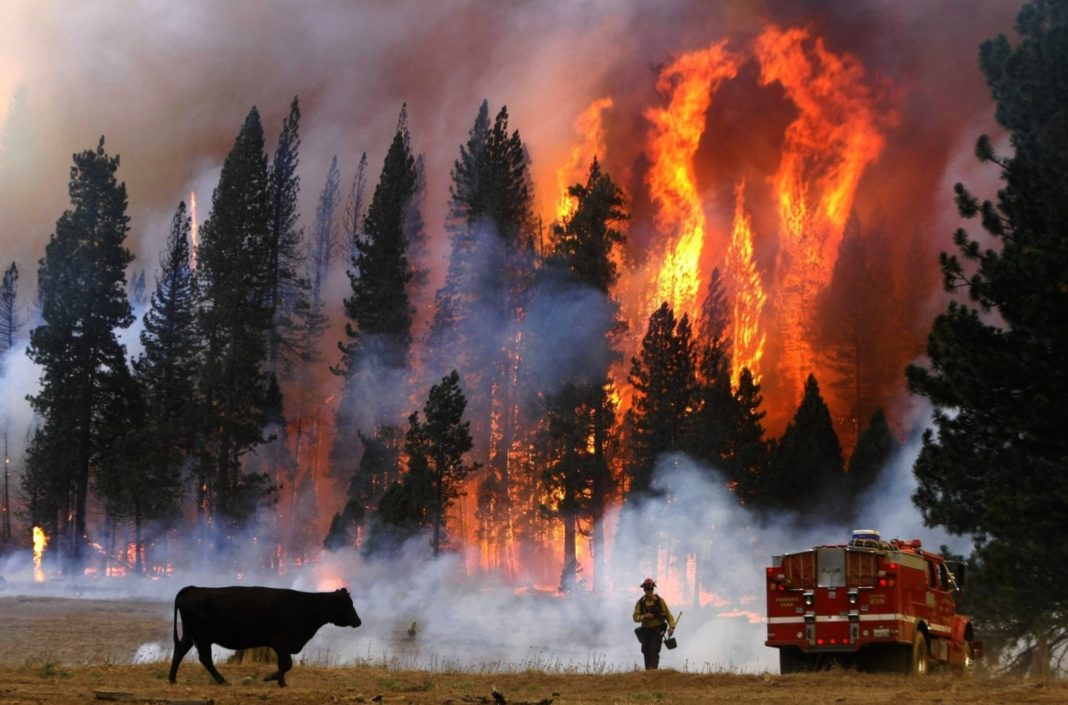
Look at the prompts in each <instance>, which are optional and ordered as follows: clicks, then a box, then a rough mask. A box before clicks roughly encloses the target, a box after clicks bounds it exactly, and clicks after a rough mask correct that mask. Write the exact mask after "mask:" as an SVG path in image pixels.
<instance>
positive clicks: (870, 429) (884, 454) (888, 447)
mask: <svg viewBox="0 0 1068 705" xmlns="http://www.w3.org/2000/svg"><path fill="white" fill-rule="evenodd" d="M898 450H900V444H899V443H898V442H897V439H896V438H894V432H893V431H891V430H890V424H889V423H887V421H886V414H884V413H883V410H882V409H876V410H875V413H873V414H872V415H871V420H869V421H868V426H867V427H866V428H865V429H864V431H863V432H862V433H861V434H860V438H858V439H857V445H856V448H854V449H853V454H852V455H851V456H849V465H848V466H847V467H846V486H847V487H848V490H849V495H850V497H858V496H860V495H861V494H862V493H864V492H865V491H867V490H868V489H869V488H871V487H872V486H873V485H874V484H875V482H876V481H877V480H878V479H879V474H880V473H881V472H882V471H883V469H884V468H885V467H886V464H887V463H888V462H890V459H891V458H893V457H894V455H896V454H897V452H898ZM849 506H852V507H856V506H857V505H856V503H854V502H850V505H849ZM854 517H855V518H859V517H856V515H854Z"/></svg>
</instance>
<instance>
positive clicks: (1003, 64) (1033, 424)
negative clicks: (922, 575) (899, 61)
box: [908, 0, 1068, 674]
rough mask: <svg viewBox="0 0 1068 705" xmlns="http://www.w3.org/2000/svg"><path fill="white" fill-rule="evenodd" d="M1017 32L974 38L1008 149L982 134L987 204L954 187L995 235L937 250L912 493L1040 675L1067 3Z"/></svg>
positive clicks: (1067, 481)
mask: <svg viewBox="0 0 1068 705" xmlns="http://www.w3.org/2000/svg"><path fill="white" fill-rule="evenodd" d="M1016 31H1017V33H1018V35H1019V41H1018V43H1016V44H1015V45H1013V44H1012V43H1010V40H1009V39H1008V38H1007V37H1006V36H1005V35H999V36H997V37H996V38H994V39H991V40H988V41H986V42H984V43H983V44H982V46H981V47H980V51H979V65H980V68H981V69H982V71H983V74H984V76H985V77H986V82H987V85H988V86H989V87H990V90H991V93H992V94H993V97H994V99H995V101H996V102H997V112H996V117H997V121H998V123H999V124H1000V125H1001V126H1002V127H1003V128H1004V129H1005V130H1006V131H1007V132H1008V134H1009V138H1010V141H1011V144H1012V149H1013V153H1012V155H1011V156H1004V155H999V154H997V153H995V152H994V149H993V147H992V145H991V141H990V139H989V137H987V136H985V135H984V136H982V137H981V138H980V139H979V141H978V144H977V145H976V156H977V157H978V158H979V160H980V161H981V162H984V163H987V164H991V165H993V166H994V167H996V168H997V169H998V170H999V171H1000V180H1001V183H1002V184H1003V186H1002V188H1001V189H1000V190H999V191H998V193H997V200H996V202H994V201H984V202H982V203H980V202H979V200H978V199H977V198H976V197H975V196H973V195H972V194H971V193H970V192H969V191H968V190H967V189H966V188H965V187H964V186H963V185H961V184H957V186H956V194H957V206H958V208H959V210H960V213H961V215H962V216H964V217H965V218H976V217H978V218H979V219H980V222H981V224H982V227H983V229H984V230H985V231H986V237H987V238H989V242H990V243H991V244H990V245H989V246H987V245H985V244H984V243H985V242H986V240H984V241H983V242H980V241H979V240H977V239H973V238H972V236H971V235H969V234H968V233H967V232H966V231H964V230H963V229H962V230H958V231H957V233H956V234H955V235H954V244H955V245H956V246H957V248H958V250H959V254H955V255H950V254H946V253H943V254H942V256H941V260H940V262H941V266H942V273H943V276H944V281H945V286H946V288H947V290H948V291H951V292H954V293H956V294H959V296H958V297H956V298H955V299H954V300H953V301H951V302H950V303H949V305H948V308H947V310H946V311H945V312H943V313H942V314H941V315H939V316H938V317H937V318H936V319H935V321H934V324H933V326H932V327H931V332H930V335H929V337H928V342H927V355H928V358H929V364H926V365H923V366H920V365H914V366H910V367H909V368H908V382H909V388H910V389H911V390H912V391H913V392H914V393H916V394H920V395H923V396H925V397H927V398H928V399H930V401H931V404H932V405H933V407H934V424H935V427H936V431H927V432H926V433H925V434H924V437H923V449H922V450H921V452H920V455H919V457H918V458H917V460H916V465H915V468H914V470H915V474H916V477H917V480H918V481H919V487H918V489H917V491H916V493H915V495H914V500H915V501H916V503H917V505H918V506H919V507H920V509H921V510H922V511H923V515H924V519H925V521H927V523H929V524H932V525H941V526H944V527H946V529H948V530H949V531H950V532H953V533H958V534H969V535H972V536H974V537H975V557H976V559H977V561H978V563H979V565H980V566H981V567H982V570H981V572H982V577H980V576H973V577H975V578H978V580H980V581H982V582H984V583H988V584H989V585H990V587H991V588H992V589H990V590H987V591H982V592H980V594H979V595H978V596H977V597H978V598H981V599H978V601H977V603H973V604H974V605H975V608H976V609H977V612H978V614H977V619H976V621H977V624H979V626H980V628H981V629H983V630H984V631H985V633H987V634H989V635H991V637H993V638H994V639H995V640H998V641H1003V643H1008V644H1014V645H1016V646H1017V647H1018V648H1020V652H1019V654H1018V656H1019V659H1018V660H1017V661H1016V663H1017V664H1018V665H1026V664H1028V663H1030V664H1032V668H1033V670H1034V671H1035V672H1036V673H1038V674H1042V673H1044V672H1046V671H1048V669H1049V666H1050V659H1051V655H1056V654H1058V653H1064V649H1065V648H1066V646H1068V588H1066V586H1068V543H1066V542H1064V541H1062V540H1060V538H1059V537H1060V536H1061V534H1062V532H1063V525H1064V521H1063V518H1064V516H1065V515H1066V514H1068V470H1066V468H1068V434H1066V433H1065V429H1066V428H1068V326H1065V325H1064V311H1065V310H1068V225H1066V224H1068V73H1066V72H1065V71H1064V66H1065V65H1066V63H1068V3H1066V2H1064V0H1033V1H1032V2H1028V3H1027V4H1025V5H1024V6H1023V7H1022V8H1021V10H1020V13H1019V15H1018V16H1017V19H1016ZM984 247H985V248H986V249H983V248H984ZM965 295H966V296H965Z"/></svg>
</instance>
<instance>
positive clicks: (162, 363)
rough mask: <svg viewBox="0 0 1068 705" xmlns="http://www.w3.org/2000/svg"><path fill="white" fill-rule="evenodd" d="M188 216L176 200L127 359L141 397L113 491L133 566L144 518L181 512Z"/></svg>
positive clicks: (190, 366) (187, 393)
mask: <svg viewBox="0 0 1068 705" xmlns="http://www.w3.org/2000/svg"><path fill="white" fill-rule="evenodd" d="M189 232H190V217H189V214H188V212H187V210H186V206H185V203H184V202H182V203H179V204H178V209H177V211H176V212H175V214H174V219H173V220H172V222H171V230H170V233H169V235H168V237H167V246H166V249H165V250H164V252H163V254H162V255H161V257H160V268H159V272H158V274H157V276H156V290H155V291H154V292H153V294H152V298H151V307H150V308H149V310H148V311H147V312H146V313H145V315H144V328H143V330H142V331H141V345H142V347H143V352H142V353H141V355H140V356H139V357H138V358H137V359H136V360H134V363H133V368H134V378H135V381H136V382H137V385H138V391H139V396H140V399H139V400H138V404H137V406H135V407H133V408H132V409H131V411H134V412H137V415H136V416H135V417H134V420H133V422H132V423H131V424H130V428H131V432H130V433H129V434H127V436H126V437H125V438H124V439H123V444H122V446H123V447H122V448H121V450H122V451H123V452H122V455H123V456H124V457H125V458H126V459H128V464H129V465H130V472H129V473H128V474H127V475H126V476H125V477H120V478H116V479H117V482H116V483H115V486H114V487H113V491H114V493H115V494H118V495H121V496H122V498H123V502H122V505H123V507H124V508H125V512H124V514H125V515H126V516H128V517H129V518H130V519H132V521H133V522H134V531H135V541H136V544H137V563H138V565H137V570H138V572H140V571H141V565H140V561H141V557H142V555H143V553H144V550H143V548H144V541H143V533H142V528H143V525H144V523H145V522H146V521H151V520H163V521H174V520H176V519H177V518H178V516H179V514H180V511H181V500H182V496H183V478H182V469H183V466H184V464H185V461H186V459H187V458H188V456H189V454H190V453H192V451H193V448H194V445H195V438H196V380H197V371H198V369H199V367H200V362H201V360H200V341H199V338H198V336H197V330H196V305H197V289H196V281H195V278H194V275H193V269H192V264H191V259H190V240H189Z"/></svg>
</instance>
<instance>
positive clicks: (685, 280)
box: [646, 41, 738, 315]
mask: <svg viewBox="0 0 1068 705" xmlns="http://www.w3.org/2000/svg"><path fill="white" fill-rule="evenodd" d="M725 47H726V41H723V42H720V43H718V44H713V45H712V46H710V47H709V48H707V49H705V50H704V51H697V52H691V53H689V54H683V55H682V56H681V57H679V58H678V59H677V60H676V61H675V62H674V63H672V64H671V65H670V66H668V67H667V68H665V69H664V70H663V71H662V72H661V73H660V79H659V80H658V81H657V90H658V91H660V93H662V94H663V95H665V96H668V97H669V101H668V105H667V107H665V108H654V109H651V110H649V111H648V112H647V113H646V117H647V118H648V119H649V121H650V122H651V123H652V124H653V130H652V134H651V137H650V143H649V153H650V156H651V158H652V162H653V167H652V169H650V171H649V176H648V183H649V190H650V193H651V195H652V197H653V200H654V201H656V203H657V205H658V207H659V212H658V215H657V224H658V226H659V228H660V230H661V232H663V233H664V234H665V235H666V236H667V237H668V238H669V242H668V244H667V245H666V247H665V252H666V254H665V256H664V259H663V264H661V266H660V270H659V272H658V273H657V279H656V290H655V294H654V297H653V300H652V301H650V302H649V303H650V306H649V308H650V310H652V309H655V308H656V307H657V306H659V304H660V302H661V301H667V302H668V303H669V304H670V305H671V307H672V309H673V310H674V311H675V312H676V314H677V315H681V314H682V313H692V312H693V311H694V309H695V303H696V300H697V295H698V292H699V291H700V288H701V271H700V263H701V250H702V248H703V247H704V242H705V230H706V227H707V224H706V221H705V212H704V208H703V206H702V203H701V197H700V195H699V193H698V189H697V177H696V175H695V173H694V155H695V154H696V153H697V147H698V145H699V143H700V141H701V136H702V135H703V134H704V130H705V114H706V113H707V112H708V106H709V104H710V103H711V101H712V95H713V94H714V93H715V90H716V88H717V86H718V85H719V83H720V82H721V81H723V80H725V79H728V78H733V77H734V76H735V74H736V73H737V72H738V64H737V60H736V59H735V57H733V56H732V55H731V54H730V53H729V52H728V51H727V50H726V48H725Z"/></svg>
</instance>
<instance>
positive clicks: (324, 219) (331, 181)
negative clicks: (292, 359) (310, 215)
mask: <svg viewBox="0 0 1068 705" xmlns="http://www.w3.org/2000/svg"><path fill="white" fill-rule="evenodd" d="M340 188H341V172H340V171H338V166H337V156H336V155H335V156H334V158H333V159H331V160H330V168H329V169H328V170H327V172H326V182H325V183H324V184H323V190H322V191H321V192H320V193H319V204H318V205H317V206H316V208H315V230H314V234H313V236H312V238H311V239H310V241H309V242H308V250H309V252H308V260H309V262H310V264H311V271H312V277H311V280H312V290H311V298H312V307H313V308H321V305H322V293H323V285H324V284H325V283H326V279H327V277H328V276H329V275H330V265H331V264H332V263H333V260H334V257H335V255H337V253H338V222H337V220H338V216H339V215H340V214H339V212H338V208H339V203H340Z"/></svg>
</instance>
